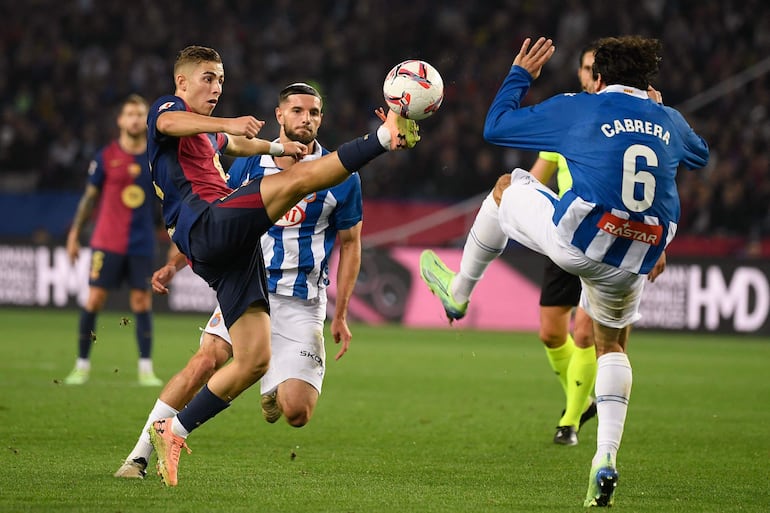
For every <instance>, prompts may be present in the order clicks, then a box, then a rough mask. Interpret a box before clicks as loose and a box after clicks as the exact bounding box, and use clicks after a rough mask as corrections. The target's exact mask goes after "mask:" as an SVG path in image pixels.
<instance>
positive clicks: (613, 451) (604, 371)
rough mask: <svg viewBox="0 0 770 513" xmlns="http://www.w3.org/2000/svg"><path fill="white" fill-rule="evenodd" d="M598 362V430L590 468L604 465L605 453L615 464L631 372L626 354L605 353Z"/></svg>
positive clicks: (626, 405)
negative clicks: (602, 463)
mask: <svg viewBox="0 0 770 513" xmlns="http://www.w3.org/2000/svg"><path fill="white" fill-rule="evenodd" d="M597 363H598V368H597V371H596V385H595V391H596V409H597V415H598V418H599V427H598V428H597V430H596V454H595V455H594V458H593V461H592V466H595V465H598V464H600V463H601V462H603V461H604V460H605V458H606V456H607V454H609V455H610V460H611V461H612V463H613V465H614V464H615V459H616V457H617V454H618V448H619V447H620V440H621V438H623V425H624V424H625V422H626V412H627V411H628V400H629V398H630V396H631V383H632V381H633V373H632V371H631V363H630V362H629V361H628V356H626V354H625V353H607V354H604V355H602V356H600V357H599V359H598V360H597Z"/></svg>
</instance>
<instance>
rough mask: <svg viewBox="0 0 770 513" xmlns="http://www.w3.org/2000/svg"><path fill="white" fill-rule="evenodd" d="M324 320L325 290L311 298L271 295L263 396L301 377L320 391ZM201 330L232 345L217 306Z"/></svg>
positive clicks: (262, 386)
mask: <svg viewBox="0 0 770 513" xmlns="http://www.w3.org/2000/svg"><path fill="white" fill-rule="evenodd" d="M324 292H325V291H324ZM325 320H326V294H325V293H324V294H321V296H319V297H317V298H315V299H311V300H304V299H299V298H295V297H289V296H279V295H277V294H270V332H271V342H270V348H271V352H272V354H271V357H270V366H269V367H268V370H267V372H266V373H265V375H264V376H262V379H261V381H260V391H261V393H262V395H265V394H270V393H272V392H273V391H275V389H276V388H278V385H280V384H281V383H283V382H284V381H286V380H287V379H291V378H294V379H301V380H302V381H305V382H306V383H309V384H310V385H312V386H313V387H314V388H315V389H316V390H318V393H319V394H320V393H321V386H322V384H323V379H324V374H325V372H326V350H325V348H324V321H325ZM203 331H205V332H206V333H211V334H213V335H218V336H220V337H222V338H223V339H224V340H225V341H227V343H228V344H231V345H232V341H231V340H230V334H229V333H228V332H227V328H225V323H224V319H222V311H221V310H220V309H219V306H217V309H216V310H214V313H213V314H212V315H211V318H209V322H208V323H206V327H205V328H204V330H203Z"/></svg>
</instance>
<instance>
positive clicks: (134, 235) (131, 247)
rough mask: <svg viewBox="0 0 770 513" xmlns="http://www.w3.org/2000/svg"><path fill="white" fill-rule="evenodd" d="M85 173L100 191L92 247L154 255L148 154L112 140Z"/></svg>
mask: <svg viewBox="0 0 770 513" xmlns="http://www.w3.org/2000/svg"><path fill="white" fill-rule="evenodd" d="M88 175H89V176H88V183H90V184H92V185H93V186H95V187H96V188H97V189H99V191H100V195H99V204H98V206H97V214H96V225H95V226H94V231H93V234H92V235H91V247H92V248H94V249H100V250H104V251H110V252H113V253H119V254H121V255H142V256H153V254H154V252H155V222H154V209H153V206H154V203H153V200H152V195H153V193H154V191H153V187H152V178H151V177H150V166H149V163H148V160H147V154H146V153H144V152H143V153H140V154H138V155H133V154H131V153H127V152H126V151H125V150H123V148H121V147H120V144H118V141H114V142H112V143H111V144H109V145H107V146H105V147H104V148H102V149H101V150H100V151H99V152H98V153H97V154H96V156H95V157H94V160H92V161H91V165H90V166H89V168H88Z"/></svg>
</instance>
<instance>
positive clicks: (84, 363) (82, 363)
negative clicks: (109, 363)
mask: <svg viewBox="0 0 770 513" xmlns="http://www.w3.org/2000/svg"><path fill="white" fill-rule="evenodd" d="M75 368H76V369H77V370H84V371H90V370H91V360H89V359H87V358H78V359H77V360H75Z"/></svg>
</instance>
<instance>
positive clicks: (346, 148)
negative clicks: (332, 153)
mask: <svg viewBox="0 0 770 513" xmlns="http://www.w3.org/2000/svg"><path fill="white" fill-rule="evenodd" d="M383 153H385V148H383V147H382V144H380V140H379V139H378V138H377V132H372V133H371V134H366V135H365V136H363V137H359V138H357V139H353V140H352V141H348V142H346V143H344V144H342V145H341V146H340V147H338V148H337V157H339V159H340V162H342V165H343V166H344V167H345V169H347V170H348V171H349V172H351V173H352V172H354V171H358V170H359V169H361V168H362V167H363V166H364V164H366V163H367V162H369V161H371V160H374V158H375V157H377V156H378V155H382V154H383Z"/></svg>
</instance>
